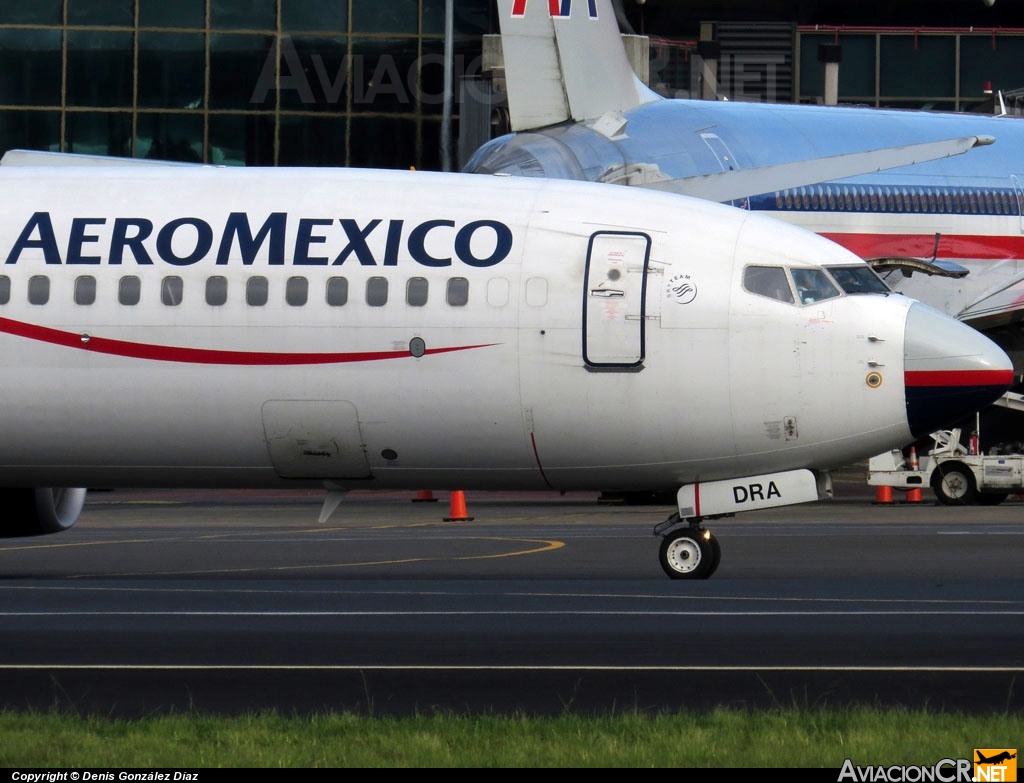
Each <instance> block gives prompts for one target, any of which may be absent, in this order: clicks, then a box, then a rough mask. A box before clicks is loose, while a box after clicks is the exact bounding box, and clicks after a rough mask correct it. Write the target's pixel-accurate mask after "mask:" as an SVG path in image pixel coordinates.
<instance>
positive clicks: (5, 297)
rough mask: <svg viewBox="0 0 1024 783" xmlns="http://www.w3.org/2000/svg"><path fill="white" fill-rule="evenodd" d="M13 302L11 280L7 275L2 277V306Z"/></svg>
mask: <svg viewBox="0 0 1024 783" xmlns="http://www.w3.org/2000/svg"><path fill="white" fill-rule="evenodd" d="M10 301H11V278H9V277H8V276H7V275H0V305H5V304H7V303H8V302H10Z"/></svg>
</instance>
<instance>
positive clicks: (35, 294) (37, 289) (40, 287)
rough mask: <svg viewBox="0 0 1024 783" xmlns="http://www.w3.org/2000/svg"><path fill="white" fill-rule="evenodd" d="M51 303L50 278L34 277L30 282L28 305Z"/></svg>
mask: <svg viewBox="0 0 1024 783" xmlns="http://www.w3.org/2000/svg"><path fill="white" fill-rule="evenodd" d="M49 301H50V278H48V277H47V276H46V275H33V276H32V277H30V278H29V281H28V303H29V304H34V305H44V304H46V303H47V302H49Z"/></svg>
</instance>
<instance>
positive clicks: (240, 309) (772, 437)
mask: <svg viewBox="0 0 1024 783" xmlns="http://www.w3.org/2000/svg"><path fill="white" fill-rule="evenodd" d="M67 162H69V163H73V164H78V165H68V166H55V165H49V166H36V167H32V166H13V167H10V166H2V167H0V187H2V189H3V192H4V194H5V197H6V201H5V203H6V207H5V209H4V210H3V213H2V215H0V258H3V268H2V269H0V351H2V354H3V357H4V371H3V373H2V374H0V412H2V415H3V420H4V437H3V439H2V441H0V486H2V487H7V489H3V490H0V493H2V498H3V505H4V508H5V513H4V522H3V525H4V534H5V535H8V536H22V535H37V534H43V533H52V532H58V531H61V530H65V529H67V528H69V527H70V526H71V525H72V524H74V522H75V520H76V518H77V517H78V515H79V512H80V511H81V509H82V505H83V501H84V498H85V490H84V489H73V488H75V487H79V488H81V487H90V486H113V487H130V486H138V487H155V486H160V487H238V488H247V487H320V488H323V489H324V490H326V492H327V496H326V500H325V504H324V511H323V513H322V515H321V518H322V519H325V518H326V517H327V516H329V515H330V513H331V512H333V511H334V509H335V507H336V506H337V502H338V500H339V499H340V498H341V496H342V495H343V494H344V492H346V491H348V490H351V489H355V488H361V489H394V488H404V489H422V488H424V487H430V488H436V489H460V490H462V489H464V490H474V489H481V490H496V489H534V490H537V489H553V490H584V489H589V490H622V491H646V490H663V489H665V488H667V487H672V488H680V489H679V494H678V504H679V509H678V513H676V514H673V515H672V516H671V517H670V518H669V519H668V520H666V521H665V522H663V523H661V524H660V525H658V526H657V528H656V531H657V532H658V533H659V534H660V535H662V537H663V544H662V546H661V550H660V558H661V564H662V566H663V567H664V570H665V571H666V573H667V574H668V575H669V576H671V577H674V578H703V577H708V576H710V575H711V573H712V572H713V571H714V569H715V568H716V566H717V565H718V561H719V553H720V549H719V545H718V542H717V539H715V538H714V537H713V536H712V535H711V533H710V531H708V530H707V529H705V528H704V527H703V526H702V521H703V520H704V519H705V518H707V517H712V516H717V515H723V514H732V513H735V512H737V511H743V510H748V509H749V510H753V509H759V508H768V507H773V506H780V505H787V504H791V503H799V502H805V501H811V500H816V499H818V498H819V497H827V496H828V494H829V492H830V482H829V474H828V471H829V470H830V469H833V468H837V467H841V466H844V465H848V464H850V463H851V462H853V461H856V460H859V459H862V458H865V457H867V456H869V455H872V454H877V453H880V452H882V451H885V450H888V449H890V448H893V447H899V446H901V445H903V444H905V443H908V442H910V441H911V440H912V439H914V438H916V437H918V436H920V435H923V434H925V433H927V432H930V431H932V430H934V429H936V428H937V427H939V426H942V425H944V424H947V423H949V422H951V421H954V420H956V419H958V418H960V417H961V416H963V415H964V414H967V413H970V412H972V411H974V410H976V409H977V408H978V407H979V406H983V405H986V404H988V403H990V402H991V401H992V400H994V399H995V398H997V397H998V396H999V395H1000V394H1002V392H1003V391H1004V390H1005V389H1006V388H1007V386H1008V385H1009V383H1010V382H1011V379H1012V369H1011V366H1010V363H1009V360H1008V358H1007V357H1006V355H1005V354H1004V353H1003V352H1002V351H1001V350H1000V349H999V348H998V347H997V346H995V344H994V343H992V342H991V341H989V340H988V339H987V338H986V337H984V336H982V335H981V334H980V333H978V332H977V331H976V330H974V329H971V328H969V327H967V326H965V325H963V324H961V323H959V322H957V321H956V320H954V319H952V318H949V317H947V316H946V315H943V314H941V313H939V312H937V311H935V310H933V309H931V308H928V307H926V306H925V305H923V304H920V303H917V302H915V301H914V300H912V299H909V298H906V297H904V296H901V295H895V294H892V293H891V292H890V291H889V290H888V289H887V288H886V287H885V286H884V284H883V283H882V282H881V281H880V280H879V279H878V277H877V276H876V274H875V273H874V272H873V271H872V270H871V269H870V267H869V266H868V265H867V264H865V263H864V262H863V261H862V260H861V259H859V258H857V257H856V256H855V255H853V254H852V253H850V252H849V251H847V250H844V249H843V248H841V247H839V246H838V245H836V244H835V243H833V242H830V241H828V240H826V239H823V238H821V237H818V236H816V235H814V234H812V233H810V232H806V231H804V230H802V229H799V228H796V227H793V226H789V225H786V224H784V223H780V222H778V221H774V220H770V219H768V218H764V217H761V216H759V215H755V214H751V213H750V212H747V211H743V210H739V209H734V208H732V207H728V206H723V205H719V204H714V203H711V202H707V201H703V200H697V199H690V198H686V197H682V196H676V195H671V194H662V193H656V192H652V191H646V190H640V189H637V190H635V191H631V192H624V191H622V190H620V189H617V188H609V187H607V186H605V185H595V184H590V183H577V182H565V181H550V180H543V179H526V178H515V177H481V176H469V175H465V174H432V173H425V172H397V171H365V170H364V171H361V170H351V169H225V168H217V167H204V166H195V167H191V166H173V165H123V164H119V163H118V162H117V161H107V162H106V165H98V164H95V162H94V161H89V160H88V159H85V160H82V159H72V158H69V159H67ZM94 164H95V165H94ZM60 487H63V488H67V489H56V488H60Z"/></svg>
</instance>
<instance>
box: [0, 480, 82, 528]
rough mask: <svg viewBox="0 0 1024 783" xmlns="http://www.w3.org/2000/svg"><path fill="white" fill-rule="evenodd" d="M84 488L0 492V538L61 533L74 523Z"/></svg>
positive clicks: (33, 488)
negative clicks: (0, 511) (0, 513)
mask: <svg viewBox="0 0 1024 783" xmlns="http://www.w3.org/2000/svg"><path fill="white" fill-rule="evenodd" d="M85 493H86V490H85V488H79V487H76V488H67V487H27V488H26V487H18V488H9V489H0V507H2V509H3V511H2V516H0V538H24V537H28V536H45V535H48V534H50V533H62V532H64V531H65V530H68V529H69V528H70V527H71V526H72V525H74V524H75V522H77V521H78V515H79V514H81V513H82V507H83V506H84V505H85Z"/></svg>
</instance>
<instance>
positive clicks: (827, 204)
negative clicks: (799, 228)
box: [774, 184, 1021, 215]
mask: <svg viewBox="0 0 1024 783" xmlns="http://www.w3.org/2000/svg"><path fill="white" fill-rule="evenodd" d="M774 208H775V209H780V210H788V209H792V210H801V211H804V212H813V211H821V210H828V211H836V210H839V211H842V212H919V213H938V214H953V215H1020V214H1021V208H1020V203H1019V202H1018V200H1017V194H1016V192H1014V191H1013V190H1009V189H1003V188H951V187H930V186H910V187H894V186H889V185H836V184H828V185H809V186H806V187H800V188H792V189H790V190H782V191H779V192H777V193H776V194H775V197H774Z"/></svg>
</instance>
